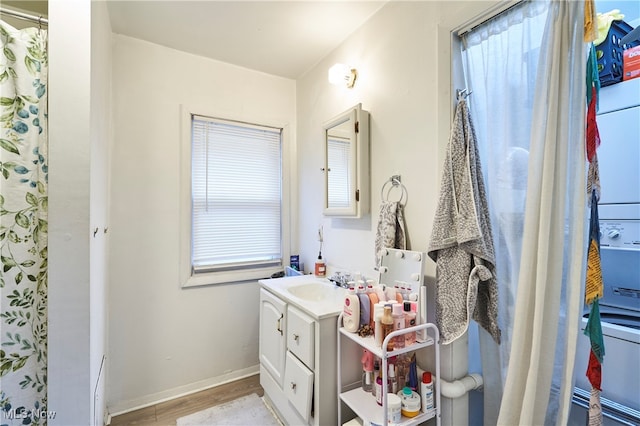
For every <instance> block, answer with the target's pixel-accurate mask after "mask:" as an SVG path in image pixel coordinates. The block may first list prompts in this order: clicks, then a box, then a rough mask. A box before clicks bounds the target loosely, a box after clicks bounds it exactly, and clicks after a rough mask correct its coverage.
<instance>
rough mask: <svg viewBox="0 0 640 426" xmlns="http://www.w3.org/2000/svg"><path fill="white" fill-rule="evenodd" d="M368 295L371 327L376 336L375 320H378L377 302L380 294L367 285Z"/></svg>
mask: <svg viewBox="0 0 640 426" xmlns="http://www.w3.org/2000/svg"><path fill="white" fill-rule="evenodd" d="M367 297H368V298H369V327H371V330H373V334H374V336H375V326H376V324H375V321H376V309H375V308H376V303H378V295H377V294H376V293H375V292H374V291H373V288H371V290H369V288H368V287H367Z"/></svg>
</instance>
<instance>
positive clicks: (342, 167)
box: [327, 137, 353, 208]
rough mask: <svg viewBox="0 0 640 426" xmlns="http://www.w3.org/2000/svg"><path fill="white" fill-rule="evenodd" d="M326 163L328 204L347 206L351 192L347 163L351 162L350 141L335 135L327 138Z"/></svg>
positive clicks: (349, 203) (349, 202) (339, 206)
mask: <svg viewBox="0 0 640 426" xmlns="http://www.w3.org/2000/svg"><path fill="white" fill-rule="evenodd" d="M327 156H328V158H327V164H328V165H329V173H328V175H327V176H328V177H327V179H328V180H329V182H328V184H329V188H331V190H330V191H329V200H328V201H329V206H330V207H332V208H334V207H338V208H343V207H349V206H350V205H351V193H352V192H353V187H352V182H351V175H350V173H349V165H350V164H351V157H350V156H351V143H350V141H349V140H344V139H341V138H337V137H331V138H329V139H328V140H327Z"/></svg>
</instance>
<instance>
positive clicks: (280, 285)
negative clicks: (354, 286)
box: [260, 275, 347, 320]
mask: <svg viewBox="0 0 640 426" xmlns="http://www.w3.org/2000/svg"><path fill="white" fill-rule="evenodd" d="M312 283H321V284H323V287H322V293H323V297H322V299H321V300H307V299H303V298H300V297H297V296H296V295H294V294H293V293H291V292H289V289H290V288H293V287H297V286H301V285H305V284H312ZM260 286H261V287H262V288H264V289H265V290H267V291H269V292H271V293H273V294H274V295H276V296H277V297H279V298H281V299H283V300H285V301H286V302H287V303H290V304H292V305H294V306H296V307H297V308H299V309H300V310H302V311H303V312H305V313H307V314H308V315H310V316H312V317H313V318H315V319H318V320H320V319H324V318H328V317H333V316H338V315H340V312H342V306H343V304H344V296H345V295H346V294H347V291H346V289H344V288H342V287H338V286H336V285H335V284H334V283H333V282H331V281H329V280H328V279H326V278H318V277H316V276H315V275H300V276H294V277H284V278H271V279H264V280H260Z"/></svg>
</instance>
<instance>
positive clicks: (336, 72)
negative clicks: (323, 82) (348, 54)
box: [329, 64, 358, 89]
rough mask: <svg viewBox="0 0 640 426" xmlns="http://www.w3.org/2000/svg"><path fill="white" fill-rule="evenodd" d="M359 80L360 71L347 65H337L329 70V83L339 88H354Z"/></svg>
mask: <svg viewBox="0 0 640 426" xmlns="http://www.w3.org/2000/svg"><path fill="white" fill-rule="evenodd" d="M356 78H358V71H357V70H356V69H355V68H351V67H350V66H349V65H345V64H335V65H334V66H332V67H331V68H329V83H331V84H335V85H337V86H340V85H343V84H344V85H346V86H347V87H348V88H349V89H351V88H353V86H354V85H355V84H356Z"/></svg>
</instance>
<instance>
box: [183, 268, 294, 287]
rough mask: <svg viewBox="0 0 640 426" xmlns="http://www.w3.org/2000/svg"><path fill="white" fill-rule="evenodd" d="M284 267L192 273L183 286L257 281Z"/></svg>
mask: <svg viewBox="0 0 640 426" xmlns="http://www.w3.org/2000/svg"><path fill="white" fill-rule="evenodd" d="M281 271H282V267H275V266H274V267H269V268H261V269H251V270H236V271H224V272H208V273H201V274H196V275H191V276H190V277H189V278H188V279H187V280H186V281H185V282H183V283H182V286H181V287H182V288H188V287H201V286H208V285H216V284H229V283H236V282H241V281H257V280H261V279H263V278H269V277H271V274H273V273H275V272H281Z"/></svg>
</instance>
